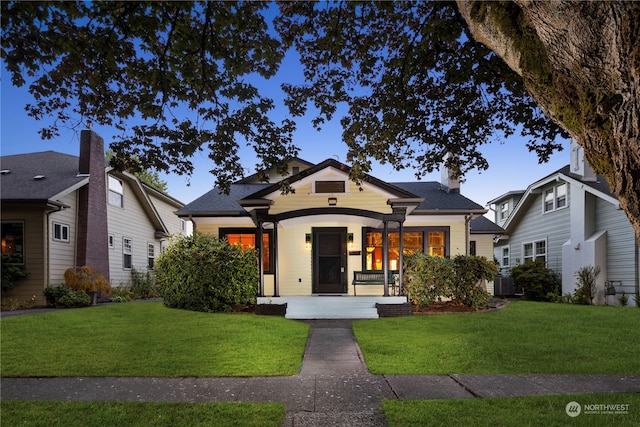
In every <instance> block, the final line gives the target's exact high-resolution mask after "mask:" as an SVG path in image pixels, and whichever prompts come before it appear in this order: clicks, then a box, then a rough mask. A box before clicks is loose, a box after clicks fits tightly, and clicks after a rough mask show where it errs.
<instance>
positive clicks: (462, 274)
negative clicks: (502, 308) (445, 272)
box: [451, 255, 498, 308]
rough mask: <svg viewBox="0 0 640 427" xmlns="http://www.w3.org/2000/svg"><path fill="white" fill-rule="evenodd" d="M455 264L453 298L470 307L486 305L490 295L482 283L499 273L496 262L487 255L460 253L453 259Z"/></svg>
mask: <svg viewBox="0 0 640 427" xmlns="http://www.w3.org/2000/svg"><path fill="white" fill-rule="evenodd" d="M453 265H454V267H455V272H456V277H455V280H454V281H453V285H452V289H451V297H452V299H453V300H454V301H458V302H460V303H462V304H464V305H466V306H468V307H474V308H482V307H486V306H487V305H488V304H489V298H490V295H489V293H488V292H487V291H486V289H484V288H483V287H482V285H483V284H484V281H485V280H493V278H494V277H495V276H496V275H497V274H498V266H497V265H496V264H495V262H492V261H489V260H488V259H487V258H486V257H480V256H474V255H458V256H456V257H455V258H454V259H453Z"/></svg>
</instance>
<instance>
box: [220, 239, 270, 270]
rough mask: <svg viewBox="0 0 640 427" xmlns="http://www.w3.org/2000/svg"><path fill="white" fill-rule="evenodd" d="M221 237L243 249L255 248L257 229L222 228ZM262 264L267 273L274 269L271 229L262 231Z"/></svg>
mask: <svg viewBox="0 0 640 427" xmlns="http://www.w3.org/2000/svg"><path fill="white" fill-rule="evenodd" d="M220 238H221V239H226V240H227V242H229V243H231V244H235V245H241V246H242V249H255V248H256V247H257V246H256V241H257V240H256V239H257V231H256V229H254V228H242V229H237V228H236V229H224V228H221V229H220ZM262 266H263V268H264V272H265V273H269V272H271V271H272V269H271V230H264V231H263V232H262Z"/></svg>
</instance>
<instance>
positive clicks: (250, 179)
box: [237, 157, 314, 184]
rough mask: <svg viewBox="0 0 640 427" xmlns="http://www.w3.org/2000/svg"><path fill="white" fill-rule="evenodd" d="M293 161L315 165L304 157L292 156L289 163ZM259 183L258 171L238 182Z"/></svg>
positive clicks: (310, 165)
mask: <svg viewBox="0 0 640 427" xmlns="http://www.w3.org/2000/svg"><path fill="white" fill-rule="evenodd" d="M291 162H296V163H301V164H303V165H306V166H308V167H312V166H314V164H313V163H311V162H308V161H306V160H304V159H301V158H300V157H292V158H291V159H289V163H291ZM258 183H259V182H258V173H254V174H251V175H249V176H246V177H244V178H242V179H241V180H239V181H238V182H237V184H258Z"/></svg>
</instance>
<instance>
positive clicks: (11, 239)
mask: <svg viewBox="0 0 640 427" xmlns="http://www.w3.org/2000/svg"><path fill="white" fill-rule="evenodd" d="M2 253H3V254H7V255H9V256H10V262H11V263H12V264H22V263H24V258H23V256H24V223H23V222H17V221H16V222H9V221H7V222H2Z"/></svg>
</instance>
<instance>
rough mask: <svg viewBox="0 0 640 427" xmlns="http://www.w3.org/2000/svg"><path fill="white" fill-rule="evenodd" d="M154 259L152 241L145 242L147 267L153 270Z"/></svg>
mask: <svg viewBox="0 0 640 427" xmlns="http://www.w3.org/2000/svg"><path fill="white" fill-rule="evenodd" d="M155 260H156V247H155V245H154V244H153V243H147V267H148V268H149V270H153V266H154V264H155Z"/></svg>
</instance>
